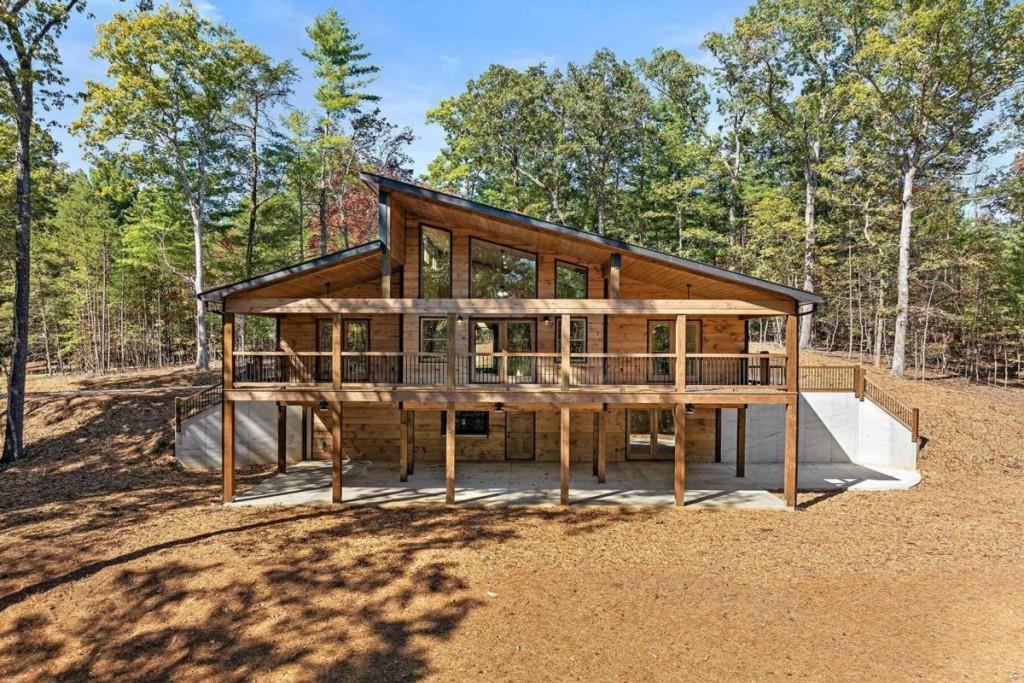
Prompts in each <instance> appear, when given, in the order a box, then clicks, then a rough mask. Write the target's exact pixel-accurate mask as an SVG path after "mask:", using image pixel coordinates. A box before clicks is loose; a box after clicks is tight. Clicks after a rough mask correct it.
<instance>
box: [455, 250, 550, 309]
mask: <svg viewBox="0 0 1024 683" xmlns="http://www.w3.org/2000/svg"><path fill="white" fill-rule="evenodd" d="M469 279H470V289H469V295H470V297H472V298H474V299H535V298H537V256H536V255H535V254H531V253H529V252H526V251H520V250H519V249H513V248H512V247H505V246H502V245H500V244H494V243H492V242H485V241H484V240H480V239H473V240H471V241H470V256H469Z"/></svg>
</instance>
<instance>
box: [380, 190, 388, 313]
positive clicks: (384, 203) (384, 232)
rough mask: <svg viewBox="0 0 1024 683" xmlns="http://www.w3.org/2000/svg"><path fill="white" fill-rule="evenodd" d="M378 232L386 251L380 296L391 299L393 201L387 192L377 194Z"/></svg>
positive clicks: (383, 253)
mask: <svg viewBox="0 0 1024 683" xmlns="http://www.w3.org/2000/svg"><path fill="white" fill-rule="evenodd" d="M377 226H378V227H377V230H378V237H379V239H380V241H381V242H382V243H383V244H384V249H383V250H382V251H381V254H380V296H381V298H382V299H390V298H391V199H390V197H389V196H388V193H387V192H383V191H379V192H378V193H377Z"/></svg>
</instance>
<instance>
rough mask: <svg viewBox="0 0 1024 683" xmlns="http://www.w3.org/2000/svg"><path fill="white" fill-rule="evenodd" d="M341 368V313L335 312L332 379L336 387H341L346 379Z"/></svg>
mask: <svg viewBox="0 0 1024 683" xmlns="http://www.w3.org/2000/svg"><path fill="white" fill-rule="evenodd" d="M341 368H342V363H341V314H339V313H335V314H334V316H333V317H332V318H331V381H332V383H333V384H334V388H335V389H341V383H342V381H343V380H344V378H343V377H342V376H341V373H342V369H341Z"/></svg>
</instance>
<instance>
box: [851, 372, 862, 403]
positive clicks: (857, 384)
mask: <svg viewBox="0 0 1024 683" xmlns="http://www.w3.org/2000/svg"><path fill="white" fill-rule="evenodd" d="M853 395H854V397H855V398H857V399H858V400H860V399H863V398H864V367H863V366H862V365H860V364H857V365H855V366H854V367H853Z"/></svg>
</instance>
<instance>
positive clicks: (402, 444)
mask: <svg viewBox="0 0 1024 683" xmlns="http://www.w3.org/2000/svg"><path fill="white" fill-rule="evenodd" d="M398 410H399V412H398V480H399V481H408V479H409V413H408V411H406V410H405V407H404V406H399V409H398Z"/></svg>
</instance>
